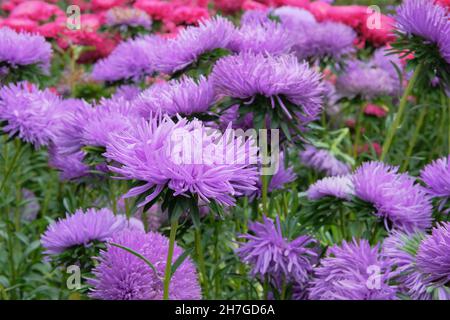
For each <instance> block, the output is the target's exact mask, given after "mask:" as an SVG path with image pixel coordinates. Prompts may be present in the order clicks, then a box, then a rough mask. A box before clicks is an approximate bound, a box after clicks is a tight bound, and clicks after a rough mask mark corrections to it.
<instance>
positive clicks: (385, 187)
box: [353, 161, 432, 232]
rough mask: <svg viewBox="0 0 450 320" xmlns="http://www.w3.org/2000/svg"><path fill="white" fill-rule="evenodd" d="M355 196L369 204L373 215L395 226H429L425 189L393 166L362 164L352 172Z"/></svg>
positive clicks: (430, 209) (408, 229)
mask: <svg viewBox="0 0 450 320" xmlns="http://www.w3.org/2000/svg"><path fill="white" fill-rule="evenodd" d="M353 183H354V185H355V195H356V196H357V197H358V198H360V199H362V200H364V201H366V202H369V203H371V204H372V205H373V206H374V207H375V209H376V211H377V212H376V213H375V214H376V215H377V216H379V217H381V218H384V220H385V224H386V227H387V228H388V224H387V222H390V223H392V225H393V227H394V228H396V229H401V230H404V231H409V232H413V231H414V230H416V229H417V230H425V229H427V228H429V227H431V220H432V217H431V215H432V205H431V201H430V198H429V197H428V195H427V193H426V190H425V189H424V188H423V187H422V186H420V185H419V184H417V183H416V181H415V179H414V178H413V177H411V176H409V175H408V174H405V173H398V168H397V167H391V166H388V165H386V164H384V163H382V162H376V161H372V162H366V163H363V164H362V165H361V166H360V167H359V168H358V169H356V171H355V172H354V174H353Z"/></svg>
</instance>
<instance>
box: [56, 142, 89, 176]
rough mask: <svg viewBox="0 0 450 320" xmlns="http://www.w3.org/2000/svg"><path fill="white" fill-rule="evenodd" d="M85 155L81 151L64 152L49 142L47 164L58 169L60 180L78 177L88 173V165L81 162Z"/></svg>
mask: <svg viewBox="0 0 450 320" xmlns="http://www.w3.org/2000/svg"><path fill="white" fill-rule="evenodd" d="M85 155H86V153H85V152H83V151H78V152H75V153H70V154H65V153H64V152H62V151H61V150H60V149H59V148H58V147H56V146H55V145H54V144H51V145H50V147H49V150H48V156H49V159H48V164H49V166H50V167H52V168H55V169H57V170H59V171H60V178H61V180H73V179H78V178H81V177H84V176H87V175H88V174H89V166H88V165H86V164H85V163H84V162H83V159H84V157H85Z"/></svg>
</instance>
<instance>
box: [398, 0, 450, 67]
mask: <svg viewBox="0 0 450 320" xmlns="http://www.w3.org/2000/svg"><path fill="white" fill-rule="evenodd" d="M449 18H450V16H449V13H448V11H447V10H446V8H444V7H442V6H440V5H438V4H435V3H434V2H433V1H428V0H405V1H403V3H402V4H401V5H400V6H399V7H398V8H397V15H396V16H395V19H396V21H397V28H398V30H399V31H400V32H401V33H403V34H405V35H407V36H411V35H414V36H418V37H421V38H423V39H424V40H425V43H424V45H426V46H429V45H430V43H432V44H435V45H437V46H438V48H439V51H440V54H441V56H442V57H443V58H444V59H445V60H446V61H447V63H449V64H450V24H449V23H448V21H449Z"/></svg>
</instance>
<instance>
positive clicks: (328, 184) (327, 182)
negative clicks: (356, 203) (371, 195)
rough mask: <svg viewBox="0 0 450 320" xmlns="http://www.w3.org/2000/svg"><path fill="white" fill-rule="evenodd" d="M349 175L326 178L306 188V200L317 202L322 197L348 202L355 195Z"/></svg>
mask: <svg viewBox="0 0 450 320" xmlns="http://www.w3.org/2000/svg"><path fill="white" fill-rule="evenodd" d="M354 189H355V188H354V186H353V182H352V179H351V176H350V175H346V176H334V177H326V178H323V179H321V180H319V181H317V182H315V183H314V184H313V185H311V186H310V187H309V188H308V191H307V194H308V199H310V200H318V199H321V198H323V197H335V198H339V199H344V200H350V199H351V198H352V196H353V195H354V194H355V190H354Z"/></svg>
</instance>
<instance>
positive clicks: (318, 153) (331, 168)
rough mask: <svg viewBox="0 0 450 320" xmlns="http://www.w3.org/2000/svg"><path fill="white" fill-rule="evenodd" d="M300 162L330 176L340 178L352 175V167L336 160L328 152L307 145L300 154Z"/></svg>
mask: <svg viewBox="0 0 450 320" xmlns="http://www.w3.org/2000/svg"><path fill="white" fill-rule="evenodd" d="M299 157H300V161H301V162H302V163H303V164H304V165H305V166H307V167H310V168H313V169H315V170H317V171H319V172H324V173H325V174H326V175H328V176H338V175H345V174H348V173H350V165H349V164H347V163H343V162H341V161H339V160H338V159H336V157H335V156H333V155H332V154H331V153H330V152H329V151H328V150H325V149H317V148H316V147H314V146H311V145H307V146H305V150H303V151H301V152H300V154H299Z"/></svg>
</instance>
